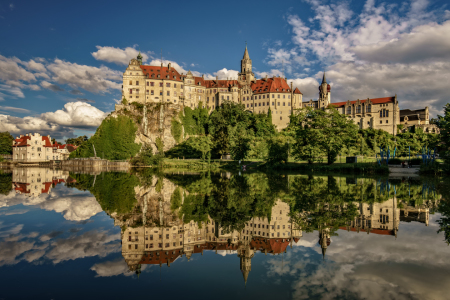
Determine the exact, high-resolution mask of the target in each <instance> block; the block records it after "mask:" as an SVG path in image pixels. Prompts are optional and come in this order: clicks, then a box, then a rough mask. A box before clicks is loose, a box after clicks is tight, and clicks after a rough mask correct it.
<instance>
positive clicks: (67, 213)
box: [0, 189, 102, 221]
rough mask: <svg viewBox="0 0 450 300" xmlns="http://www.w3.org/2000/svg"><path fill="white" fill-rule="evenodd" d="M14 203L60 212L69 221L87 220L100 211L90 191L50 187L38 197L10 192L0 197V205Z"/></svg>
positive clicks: (10, 205)
mask: <svg viewBox="0 0 450 300" xmlns="http://www.w3.org/2000/svg"><path fill="white" fill-rule="evenodd" d="M16 205H24V206H38V207H39V208H40V209H43V210H47V211H54V212H57V213H60V214H62V215H63V217H64V219H66V220H69V221H84V220H89V219H90V218H91V217H93V216H95V215H96V214H98V213H99V212H101V211H102V208H101V206H100V204H98V202H97V200H96V199H95V197H94V196H92V195H91V194H90V193H88V192H85V193H74V191H73V190H71V189H64V190H63V191H62V190H58V189H52V192H51V193H50V194H41V195H39V196H38V197H28V196H25V195H23V194H16V193H10V194H9V195H8V196H4V197H2V198H1V199H0V207H13V206H16Z"/></svg>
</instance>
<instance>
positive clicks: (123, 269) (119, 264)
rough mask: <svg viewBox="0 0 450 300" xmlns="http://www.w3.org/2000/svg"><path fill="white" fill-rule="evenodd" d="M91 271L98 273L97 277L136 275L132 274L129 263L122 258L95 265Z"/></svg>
mask: <svg viewBox="0 0 450 300" xmlns="http://www.w3.org/2000/svg"><path fill="white" fill-rule="evenodd" d="M91 270H92V271H94V272H95V273H97V275H96V276H95V277H111V276H117V275H125V276H131V275H133V274H134V273H133V272H130V270H129V268H128V265H127V263H126V262H125V260H124V259H123V258H122V257H121V258H119V259H116V260H113V261H106V262H102V263H98V264H95V265H93V266H92V267H91Z"/></svg>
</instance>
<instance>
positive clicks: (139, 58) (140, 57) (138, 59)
mask: <svg viewBox="0 0 450 300" xmlns="http://www.w3.org/2000/svg"><path fill="white" fill-rule="evenodd" d="M136 58H137V61H138V62H139V65H142V55H141V51H139V54H138V55H137V57H136Z"/></svg>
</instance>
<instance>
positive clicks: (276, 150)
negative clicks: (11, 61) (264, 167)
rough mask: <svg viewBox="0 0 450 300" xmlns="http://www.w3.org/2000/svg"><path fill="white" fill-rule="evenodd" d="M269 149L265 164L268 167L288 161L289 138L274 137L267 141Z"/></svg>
mask: <svg viewBox="0 0 450 300" xmlns="http://www.w3.org/2000/svg"><path fill="white" fill-rule="evenodd" d="M267 145H268V148H269V153H268V157H267V160H266V163H267V164H269V165H278V164H282V163H285V162H287V161H288V157H289V152H288V151H289V138H288V137H285V136H275V137H272V138H269V139H268V140H267Z"/></svg>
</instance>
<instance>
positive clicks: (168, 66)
mask: <svg viewBox="0 0 450 300" xmlns="http://www.w3.org/2000/svg"><path fill="white" fill-rule="evenodd" d="M167 68H168V69H169V71H170V63H169V64H168V65H167Z"/></svg>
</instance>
